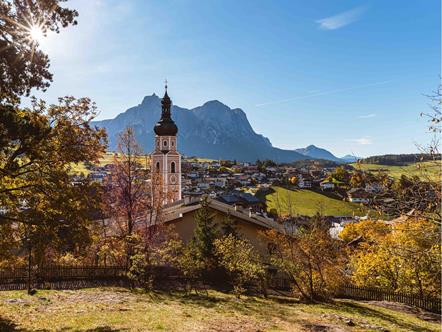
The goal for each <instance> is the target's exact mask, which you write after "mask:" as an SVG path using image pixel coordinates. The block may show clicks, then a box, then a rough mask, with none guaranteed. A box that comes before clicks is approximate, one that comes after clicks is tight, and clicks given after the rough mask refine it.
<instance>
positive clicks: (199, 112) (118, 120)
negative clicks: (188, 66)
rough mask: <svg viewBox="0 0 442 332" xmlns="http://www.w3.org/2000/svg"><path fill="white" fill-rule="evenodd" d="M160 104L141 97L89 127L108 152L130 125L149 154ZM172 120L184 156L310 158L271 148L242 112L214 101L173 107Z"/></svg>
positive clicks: (268, 142) (151, 148) (255, 158)
mask: <svg viewBox="0 0 442 332" xmlns="http://www.w3.org/2000/svg"><path fill="white" fill-rule="evenodd" d="M160 102H161V99H160V98H159V97H158V96H157V95H155V94H153V95H151V96H147V97H144V99H143V101H142V103H141V104H139V105H137V106H135V107H131V108H129V109H128V110H126V111H125V112H123V113H121V114H119V115H118V116H117V117H115V118H114V119H109V120H103V121H95V122H93V125H96V126H98V127H103V128H106V130H107V133H108V135H109V149H110V150H115V149H116V147H117V141H118V135H119V133H121V132H122V131H123V130H124V128H126V127H128V126H131V127H133V128H134V130H135V135H136V137H137V140H138V142H139V143H140V145H141V146H142V148H143V149H144V151H145V152H150V151H152V150H153V142H154V132H153V127H154V124H155V123H156V122H157V121H158V120H159V119H160V115H161V103H160ZM172 118H173V119H174V120H175V122H176V124H177V126H178V148H179V150H180V152H181V153H183V154H185V155H188V156H200V157H205V158H212V159H230V160H233V159H236V160H240V161H252V162H254V161H256V160H257V159H261V160H263V159H271V160H273V161H275V162H278V163H281V162H293V161H296V160H301V159H309V158H311V157H310V156H306V155H303V154H301V153H298V152H296V151H290V150H283V149H279V148H276V147H273V146H272V144H271V143H270V141H269V139H268V138H266V137H264V136H262V135H259V134H257V133H256V132H255V131H254V130H253V128H252V126H251V125H250V123H249V121H248V120H247V116H246V114H245V113H244V111H243V110H241V109H239V108H234V109H231V108H230V107H228V106H226V105H224V104H223V103H221V102H219V101H217V100H212V101H208V102H206V103H205V104H203V105H202V106H199V107H196V108H193V109H187V108H182V107H179V106H176V105H174V106H173V107H172Z"/></svg>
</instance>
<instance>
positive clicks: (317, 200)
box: [265, 187, 365, 216]
mask: <svg viewBox="0 0 442 332" xmlns="http://www.w3.org/2000/svg"><path fill="white" fill-rule="evenodd" d="M272 189H273V192H271V193H269V194H267V195H265V200H266V204H267V211H269V212H270V211H271V210H272V209H275V210H276V212H277V213H278V214H280V215H281V214H282V215H284V214H289V211H290V204H291V206H292V215H298V214H299V215H303V216H313V215H315V214H316V213H318V212H320V213H321V214H323V215H325V216H352V215H359V216H362V215H365V209H364V208H363V207H361V206H360V205H359V204H354V203H349V202H345V201H342V200H338V199H333V198H330V197H328V196H325V195H322V194H320V193H316V192H314V191H311V190H304V189H299V190H288V189H285V188H282V187H272Z"/></svg>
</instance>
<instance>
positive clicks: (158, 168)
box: [155, 161, 160, 173]
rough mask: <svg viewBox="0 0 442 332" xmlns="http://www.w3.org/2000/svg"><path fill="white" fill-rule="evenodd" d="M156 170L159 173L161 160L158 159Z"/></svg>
mask: <svg viewBox="0 0 442 332" xmlns="http://www.w3.org/2000/svg"><path fill="white" fill-rule="evenodd" d="M155 170H156V171H157V173H159V172H160V162H159V161H157V164H156V166H155Z"/></svg>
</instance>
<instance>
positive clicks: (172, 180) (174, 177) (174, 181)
mask: <svg viewBox="0 0 442 332" xmlns="http://www.w3.org/2000/svg"><path fill="white" fill-rule="evenodd" d="M170 183H172V184H175V183H176V176H175V175H171V176H170Z"/></svg>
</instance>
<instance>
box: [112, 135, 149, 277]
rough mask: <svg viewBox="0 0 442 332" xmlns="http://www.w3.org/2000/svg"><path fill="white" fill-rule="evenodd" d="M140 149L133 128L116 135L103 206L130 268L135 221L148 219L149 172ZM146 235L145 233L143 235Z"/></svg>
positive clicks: (139, 221) (133, 247)
mask: <svg viewBox="0 0 442 332" xmlns="http://www.w3.org/2000/svg"><path fill="white" fill-rule="evenodd" d="M141 156H142V151H141V148H140V146H139V145H138V143H137V141H136V139H135V133H134V131H133V129H132V128H130V127H129V128H126V129H125V130H124V131H123V133H122V134H121V135H120V137H119V143H118V154H116V155H115V156H114V160H113V167H112V171H111V174H110V177H109V178H108V180H107V181H106V183H105V193H106V194H105V197H104V205H105V209H106V213H107V215H109V216H110V217H111V220H112V224H113V225H115V226H116V227H117V229H118V231H119V239H120V240H121V241H123V243H124V247H125V256H126V259H125V264H126V266H127V267H128V268H129V267H130V263H131V256H132V255H134V254H135V246H136V245H137V241H136V240H137V239H141V238H140V237H137V234H135V225H136V223H137V222H138V223H140V224H142V223H146V221H147V220H148V218H149V216H148V215H149V212H150V209H149V206H150V199H151V195H150V187H149V186H148V182H147V181H148V175H147V172H146V171H145V169H143V166H142V164H141V163H140V160H141V158H140V157H141ZM138 231H139V232H140V231H145V233H149V229H148V228H147V229H146V228H144V229H141V230H138ZM145 235H147V234H145Z"/></svg>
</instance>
